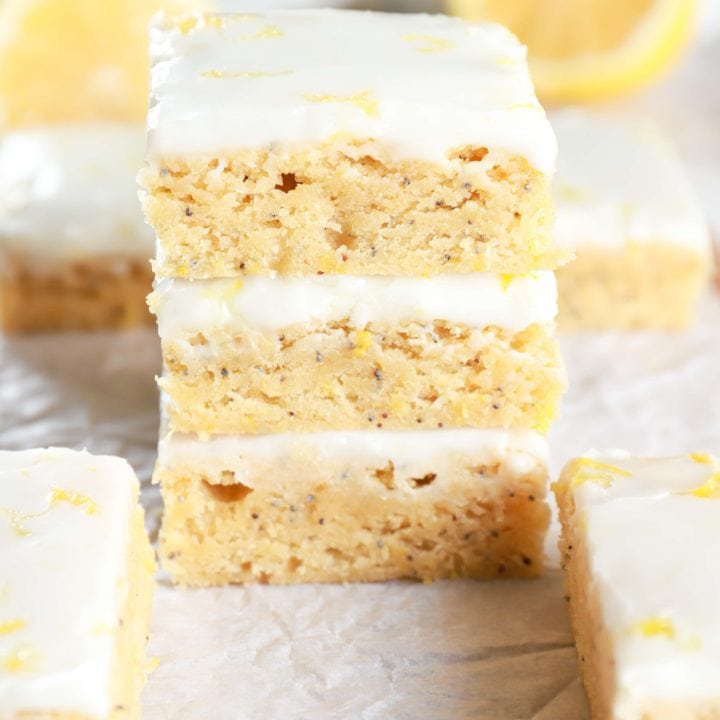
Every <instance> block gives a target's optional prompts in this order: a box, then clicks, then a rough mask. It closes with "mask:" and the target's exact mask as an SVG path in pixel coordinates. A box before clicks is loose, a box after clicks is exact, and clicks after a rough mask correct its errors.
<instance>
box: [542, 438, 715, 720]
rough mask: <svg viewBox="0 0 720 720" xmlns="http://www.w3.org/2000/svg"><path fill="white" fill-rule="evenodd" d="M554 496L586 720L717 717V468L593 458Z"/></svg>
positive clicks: (692, 461)
mask: <svg viewBox="0 0 720 720" xmlns="http://www.w3.org/2000/svg"><path fill="white" fill-rule="evenodd" d="M555 494H556V496H557V500H558V505H559V508H560V519H561V522H562V528H563V529H562V539H561V542H560V552H561V555H562V557H563V564H564V567H565V573H566V588H567V593H568V596H569V601H570V612H571V617H572V623H573V629H574V632H575V637H576V641H577V647H578V659H579V662H580V670H581V672H582V675H583V680H584V682H585V687H586V690H587V694H588V698H589V701H590V707H591V716H592V718H593V720H678V719H679V718H683V720H707V719H710V718H717V717H720V689H719V688H718V683H717V678H718V674H719V673H720V618H719V617H718V612H717V598H718V588H719V587H720V565H719V564H718V557H719V556H720V459H718V458H715V457H713V456H711V455H708V454H705V453H693V454H691V455H686V456H678V457H669V458H652V459H646V458H636V457H630V456H627V455H622V454H619V453H617V452H615V453H611V454H608V455H602V454H592V455H590V456H588V457H584V458H578V459H576V460H573V461H571V462H570V463H569V464H568V465H567V466H566V467H565V469H564V470H563V473H562V475H561V477H560V480H559V482H558V483H557V486H556V488H555Z"/></svg>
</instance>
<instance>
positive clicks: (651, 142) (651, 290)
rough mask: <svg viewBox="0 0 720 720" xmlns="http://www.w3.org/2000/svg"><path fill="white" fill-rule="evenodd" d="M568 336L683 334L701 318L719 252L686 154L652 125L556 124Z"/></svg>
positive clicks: (567, 120) (585, 119)
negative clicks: (568, 257) (567, 257)
mask: <svg viewBox="0 0 720 720" xmlns="http://www.w3.org/2000/svg"><path fill="white" fill-rule="evenodd" d="M552 122H553V126H554V128H555V130H556V132H557V135H558V141H559V143H560V155H559V160H558V172H557V174H556V176H555V183H554V188H555V201H556V205H557V226H556V227H557V238H558V243H559V244H560V245H562V246H563V247H566V248H567V249H574V250H575V253H576V259H575V260H574V261H573V262H571V263H570V264H568V265H566V266H565V267H562V268H560V269H559V270H558V288H559V296H560V298H559V299H560V314H559V322H560V327H561V328H562V329H567V330H592V329H607V328H618V329H630V330H631V329H638V328H659V329H680V328H684V327H687V326H688V325H689V324H690V323H691V322H692V320H693V317H694V314H695V308H696V305H697V301H698V298H699V296H700V294H701V292H702V291H703V289H704V287H705V286H706V285H707V282H708V279H709V276H710V270H711V267H712V253H711V244H710V234H709V227H708V222H707V219H706V217H705V215H704V213H703V210H702V208H701V206H700V202H699V200H698V198H697V196H696V194H695V192H694V191H693V188H692V186H691V184H690V181H689V179H688V177H687V174H686V172H685V169H684V168H683V166H682V163H681V160H680V158H679V157H678V154H677V152H676V150H675V148H673V146H672V144H671V143H670V142H669V140H668V138H666V137H665V136H664V135H663V134H662V133H661V132H660V130H659V128H657V127H655V126H654V125H653V124H651V123H649V122H639V121H630V120H622V119H619V118H614V117H612V116H610V117H605V116H602V115H591V114H589V113H587V112H582V111H580V110H565V111H561V112H558V113H555V114H554V115H553V117H552Z"/></svg>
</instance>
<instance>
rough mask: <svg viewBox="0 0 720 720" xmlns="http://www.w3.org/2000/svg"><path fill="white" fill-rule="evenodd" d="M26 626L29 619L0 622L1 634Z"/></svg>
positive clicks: (7, 633)
mask: <svg viewBox="0 0 720 720" xmlns="http://www.w3.org/2000/svg"><path fill="white" fill-rule="evenodd" d="M26 626H27V620H23V619H22V618H16V619H15V620H7V621H6V622H0V635H9V634H10V633H13V632H16V631H17V630H22V629H23V628H24V627H26Z"/></svg>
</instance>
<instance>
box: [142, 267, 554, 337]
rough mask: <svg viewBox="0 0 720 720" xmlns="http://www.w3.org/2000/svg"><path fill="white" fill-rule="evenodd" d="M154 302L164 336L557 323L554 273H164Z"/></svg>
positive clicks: (152, 304)
mask: <svg viewBox="0 0 720 720" xmlns="http://www.w3.org/2000/svg"><path fill="white" fill-rule="evenodd" d="M150 305H151V308H152V310H153V312H154V313H155V314H156V315H157V319H158V328H159V332H160V337H162V338H173V337H178V336H184V335H187V334H189V333H196V332H201V331H202V332H208V331H211V330H213V329H217V328H220V329H229V330H242V329H243V328H247V327H252V328H257V329H260V330H274V329H279V328H283V327H288V326H290V325H296V324H306V325H309V324H318V323H325V322H332V321H338V320H344V319H348V320H349V322H350V324H351V325H352V326H353V327H358V328H361V327H364V326H365V325H366V324H367V323H370V322H390V323H398V322H402V321H413V320H414V321H432V320H447V321H449V322H455V323H462V324H465V325H468V326H470V327H473V328H482V327H485V326H487V325H497V326H500V327H503V328H507V329H509V330H521V329H523V328H526V327H528V326H529V325H531V324H533V323H549V322H552V321H553V319H554V317H555V314H556V312H557V288H556V285H555V276H554V274H553V273H552V272H536V273H531V274H529V275H515V276H500V275H494V274H491V273H469V274H466V275H436V276H434V277H431V278H413V277H409V278H387V277H353V276H350V275H319V276H318V275H315V276H308V277H279V276H278V277H274V278H265V277H248V278H244V279H243V280H238V279H233V278H223V279H216V280H176V279H170V278H164V279H162V280H160V281H158V282H157V284H156V289H155V292H154V293H153V295H151V298H150Z"/></svg>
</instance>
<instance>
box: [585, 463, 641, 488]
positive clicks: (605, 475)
mask: <svg viewBox="0 0 720 720" xmlns="http://www.w3.org/2000/svg"><path fill="white" fill-rule="evenodd" d="M573 463H574V464H573V477H572V484H573V486H574V487H578V486H580V485H584V484H585V483H586V482H591V483H594V484H595V485H599V486H600V487H604V488H608V487H610V486H611V485H612V483H613V480H614V479H615V476H619V477H631V476H632V473H631V472H629V471H628V470H623V469H622V468H619V467H617V466H616V465H609V464H608V463H603V462H600V461H599V460H593V459H592V458H577V459H576V460H574V461H573Z"/></svg>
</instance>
